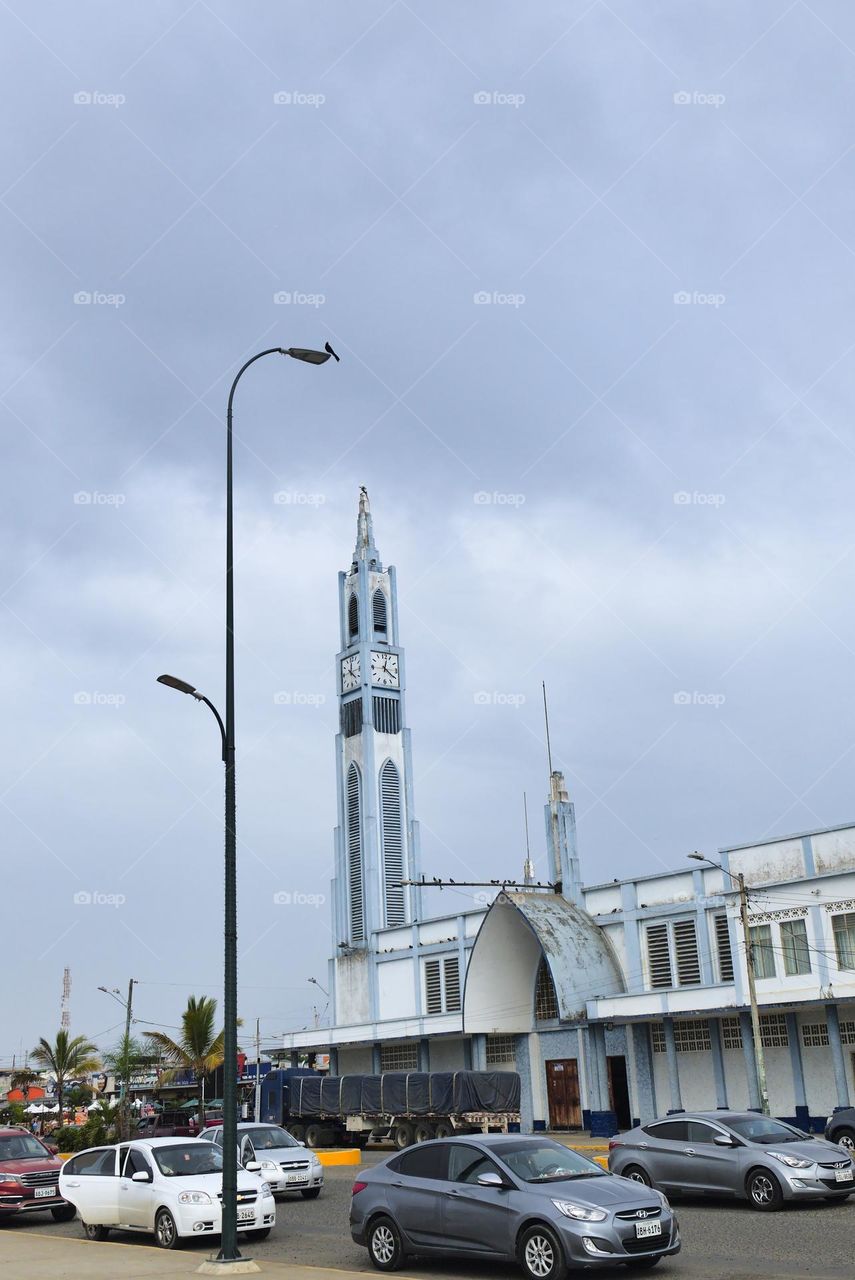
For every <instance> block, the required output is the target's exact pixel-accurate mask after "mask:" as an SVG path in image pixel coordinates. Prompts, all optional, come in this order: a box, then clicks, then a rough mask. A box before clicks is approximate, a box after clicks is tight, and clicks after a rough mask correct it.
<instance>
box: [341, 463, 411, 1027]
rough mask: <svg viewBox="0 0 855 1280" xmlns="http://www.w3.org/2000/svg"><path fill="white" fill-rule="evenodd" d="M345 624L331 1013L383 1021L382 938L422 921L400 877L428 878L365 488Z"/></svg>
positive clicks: (394, 646) (387, 586)
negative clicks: (380, 1002)
mask: <svg viewBox="0 0 855 1280" xmlns="http://www.w3.org/2000/svg"><path fill="white" fill-rule="evenodd" d="M339 618H340V629H341V645H340V650H339V653H338V654H337V657H336V681H337V691H338V703H339V732H338V734H337V735H336V787H337V797H338V826H337V828H336V833H335V878H334V880H333V930H334V939H333V942H334V949H335V955H336V959H335V960H334V961H333V966H332V967H333V974H332V978H333V986H334V1006H333V1007H334V1010H335V1021H336V1022H361V1021H363V1020H371V1019H374V1018H376V1017H377V1016H378V1014H377V1003H378V1002H377V975H376V965H375V963H374V956H375V955H376V954H377V938H376V935H377V933H378V931H379V930H384V929H395V928H401V927H406V926H408V925H411V924H413V923H414V922H415V921H416V920H417V919H418V917H419V898H420V890H418V889H416V888H415V887H413V886H409V885H405V884H404V883H403V881H405V880H415V879H416V878H418V876H419V875H420V874H421V868H420V865H419V857H418V827H417V824H416V822H415V819H414V817H413V781H412V762H411V754H410V734H409V730H408V729H407V728H406V727H405V726H406V708H405V701H404V697H405V693H404V691H405V667H404V652H403V649H402V648H401V646H400V637H399V634H398V607H397V586H396V580H395V570H394V568H393V567H392V566H389V568H387V569H384V567H383V564H382V562H381V560H380V555H379V553H378V551H377V548H376V546H375V545H374V531H373V528H372V522H371V509H370V506H369V501H368V493H367V491H366V489H365V488H364V487H363V488H362V489H361V490H360V495H359V515H358V519H357V533H356V546H355V548H354V552H353V560H352V563H351V566H350V568H349V570H348V571H347V572H346V573H340V574H339Z"/></svg>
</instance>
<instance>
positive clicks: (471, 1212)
mask: <svg viewBox="0 0 855 1280" xmlns="http://www.w3.org/2000/svg"><path fill="white" fill-rule="evenodd" d="M350 1233H351V1235H352V1236H353V1239H354V1240H355V1241H356V1243H357V1244H361V1245H364V1246H365V1248H367V1250H368V1256H369V1258H370V1259H371V1261H372V1263H373V1264H374V1266H375V1267H377V1268H378V1270H380V1271H395V1270H397V1269H398V1268H399V1267H400V1266H402V1265H403V1263H404V1262H405V1260H406V1258H407V1256H408V1255H412V1254H422V1255H425V1256H428V1255H431V1254H433V1255H435V1256H437V1257H441V1258H446V1257H448V1255H449V1254H457V1255H460V1256H466V1257H470V1258H477V1259H480V1260H482V1261H484V1260H486V1261H492V1262H495V1261H497V1260H499V1259H501V1260H503V1261H506V1260H511V1259H515V1260H516V1261H517V1262H518V1263H519V1265H520V1266H521V1267H522V1269H523V1271H524V1272H525V1274H526V1275H527V1276H528V1277H529V1280H558V1277H560V1276H563V1275H564V1274H565V1273H566V1271H567V1268H568V1267H571V1268H572V1267H577V1266H578V1267H590V1266H595V1267H596V1266H609V1267H614V1265H615V1263H623V1264H624V1265H628V1266H632V1267H640V1268H643V1269H646V1268H649V1267H654V1266H656V1264H657V1263H658V1262H659V1261H660V1260H661V1259H662V1258H664V1257H666V1256H667V1255H669V1254H674V1253H677V1252H678V1251H679V1249H680V1232H679V1228H678V1225H677V1219H676V1217H675V1216H674V1215H673V1213H672V1212H671V1208H670V1205H669V1204H668V1201H667V1200H666V1199H665V1197H664V1196H663V1195H662V1193H661V1192H659V1191H654V1190H653V1188H652V1187H646V1186H643V1185H640V1184H638V1183H633V1182H630V1181H629V1180H628V1179H627V1178H618V1177H615V1176H614V1174H610V1173H607V1172H606V1171H605V1170H604V1169H601V1168H600V1166H599V1165H598V1164H595V1163H594V1162H593V1160H589V1159H588V1157H587V1156H583V1155H579V1154H578V1152H576V1151H572V1150H571V1149H570V1148H569V1147H565V1146H563V1145H562V1144H561V1143H560V1142H554V1141H553V1140H552V1139H551V1138H546V1137H542V1136H539V1135H534V1136H532V1137H523V1136H521V1135H520V1134H473V1135H472V1136H471V1137H460V1138H445V1139H443V1138H439V1139H436V1140H435V1141H432V1142H421V1143H419V1144H418V1145H417V1146H415V1147H410V1148H409V1149H408V1150H407V1151H403V1152H401V1153H400V1154H398V1155H396V1156H392V1157H390V1158H389V1159H388V1160H384V1161H383V1162H382V1164H378V1165H375V1166H374V1168H372V1169H366V1170H362V1171H360V1173H359V1177H358V1178H357V1180H356V1182H354V1184H353V1197H352V1200H351V1209H350Z"/></svg>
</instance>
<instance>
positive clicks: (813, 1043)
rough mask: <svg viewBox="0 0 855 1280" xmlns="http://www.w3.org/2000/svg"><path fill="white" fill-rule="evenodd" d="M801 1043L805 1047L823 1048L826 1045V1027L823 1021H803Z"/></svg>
mask: <svg viewBox="0 0 855 1280" xmlns="http://www.w3.org/2000/svg"><path fill="white" fill-rule="evenodd" d="M802 1043H803V1045H804V1047H805V1048H806V1049H824V1048H825V1047H826V1046H827V1045H828V1027H827V1026H826V1025H825V1023H824V1022H805V1023H804V1024H803V1026H802Z"/></svg>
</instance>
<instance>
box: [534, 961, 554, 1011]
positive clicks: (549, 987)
mask: <svg viewBox="0 0 855 1280" xmlns="http://www.w3.org/2000/svg"><path fill="white" fill-rule="evenodd" d="M534 1016H535V1018H536V1020H537V1021H538V1022H546V1021H548V1020H549V1019H550V1018H557V1017H558V997H557V995H556V994H555V983H554V982H553V981H552V974H551V973H550V972H549V965H548V964H547V963H546V956H541V957H540V968H539V969H538V971H537V986H536V987H535V993H534Z"/></svg>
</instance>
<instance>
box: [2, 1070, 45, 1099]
mask: <svg viewBox="0 0 855 1280" xmlns="http://www.w3.org/2000/svg"><path fill="white" fill-rule="evenodd" d="M40 1082H41V1076H40V1075H39V1073H38V1071H31V1070H30V1069H29V1067H22V1068H21V1070H20V1071H14V1072H13V1073H12V1079H11V1080H10V1082H9V1083H10V1085H11V1087H12V1088H13V1089H20V1090H21V1093H22V1094H23V1095H24V1106H26V1105H27V1103H28V1102H29V1100H30V1088H31V1087H32V1085H34V1084H39V1083H40Z"/></svg>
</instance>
